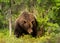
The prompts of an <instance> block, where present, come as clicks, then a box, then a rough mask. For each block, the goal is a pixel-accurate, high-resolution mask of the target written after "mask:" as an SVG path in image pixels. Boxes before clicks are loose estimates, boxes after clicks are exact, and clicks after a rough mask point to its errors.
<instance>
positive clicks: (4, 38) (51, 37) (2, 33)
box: [0, 29, 60, 43]
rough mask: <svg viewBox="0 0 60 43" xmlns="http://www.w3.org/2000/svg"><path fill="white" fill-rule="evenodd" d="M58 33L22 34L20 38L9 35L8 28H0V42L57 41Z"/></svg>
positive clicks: (32, 42)
mask: <svg viewBox="0 0 60 43" xmlns="http://www.w3.org/2000/svg"><path fill="white" fill-rule="evenodd" d="M59 42H60V33H57V34H56V33H54V32H52V33H51V34H48V33H47V34H45V35H44V36H42V37H36V38H34V37H32V36H30V35H24V36H22V37H20V38H16V37H15V36H14V35H13V32H12V35H11V36H9V31H8V29H4V30H0V43H59Z"/></svg>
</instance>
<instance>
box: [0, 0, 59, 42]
mask: <svg viewBox="0 0 60 43" xmlns="http://www.w3.org/2000/svg"><path fill="white" fill-rule="evenodd" d="M24 10H28V11H29V12H33V14H34V16H35V17H36V20H37V22H38V30H39V28H40V27H41V26H42V25H43V26H44V27H43V28H44V30H45V34H44V35H43V36H42V37H37V38H34V37H31V36H30V35H24V37H20V38H16V37H15V36H14V34H13V33H14V22H15V20H16V18H17V17H18V16H19V15H20V14H21V12H22V11H24ZM0 43H60V0H0Z"/></svg>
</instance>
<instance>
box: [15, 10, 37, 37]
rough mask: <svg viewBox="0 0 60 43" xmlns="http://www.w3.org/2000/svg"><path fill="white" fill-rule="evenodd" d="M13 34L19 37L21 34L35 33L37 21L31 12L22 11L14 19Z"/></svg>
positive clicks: (34, 34) (33, 34) (34, 35)
mask: <svg viewBox="0 0 60 43" xmlns="http://www.w3.org/2000/svg"><path fill="white" fill-rule="evenodd" d="M14 34H15V35H16V37H17V38H18V37H20V36H21V35H23V34H30V35H32V36H33V37H36V35H37V21H36V19H35V17H34V16H33V14H32V13H29V12H26V11H24V12H23V13H22V14H21V15H20V16H19V17H18V18H17V20H16V23H15V30H14Z"/></svg>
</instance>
